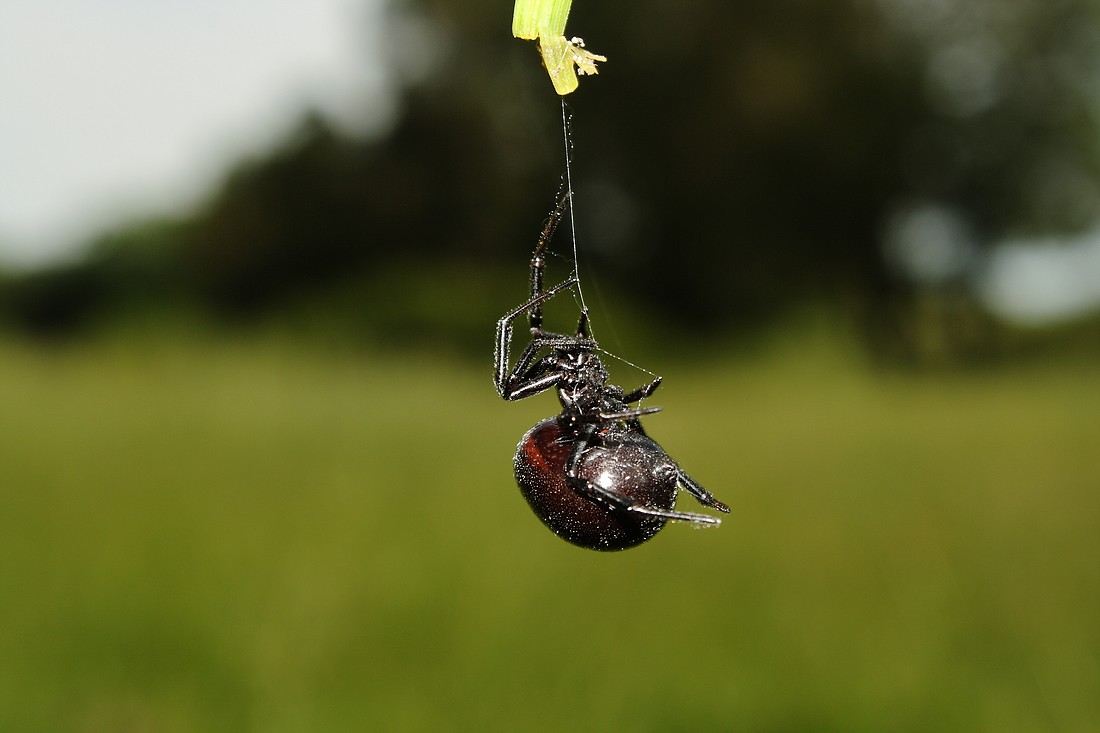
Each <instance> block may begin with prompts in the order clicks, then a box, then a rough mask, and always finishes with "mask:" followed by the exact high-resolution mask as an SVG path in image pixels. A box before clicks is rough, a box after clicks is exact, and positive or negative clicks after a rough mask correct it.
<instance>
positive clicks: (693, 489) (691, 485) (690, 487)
mask: <svg viewBox="0 0 1100 733" xmlns="http://www.w3.org/2000/svg"><path fill="white" fill-rule="evenodd" d="M677 470H678V471H679V473H678V475H677V478H678V479H679V481H680V485H681V486H683V487H684V489H685V490H686V491H687V492H688V493H689V494H691V495H692V496H694V497H695V498H696V499H697V500H698V501H699V503H700V504H702V505H703V506H709V507H711V508H712V509H717V510H718V511H720V512H725V513H726V514H729V511H730V508H729V507H728V506H726V505H725V504H723V503H722V502H720V501H718V499H716V498H714V494H712V493H710V492H709V491H707V490H706V489H704V488H703V486H702V485H701V484H700V483H699V482H698V481H696V480H695V479H693V478H692V477H691V476H688V475H687V474H686V473H684V469H682V468H680V467H679V466H677Z"/></svg>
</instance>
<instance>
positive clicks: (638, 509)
mask: <svg viewBox="0 0 1100 733" xmlns="http://www.w3.org/2000/svg"><path fill="white" fill-rule="evenodd" d="M568 203H569V197H568V195H566V196H562V197H561V198H560V199H559V201H558V205H557V207H555V209H554V212H553V213H552V214H551V216H550V219H549V220H548V221H547V224H546V226H545V227H544V228H543V231H542V234H541V235H540V236H539V239H538V243H537V244H536V246H535V254H534V256H533V257H532V258H531V298H530V299H529V300H528V301H527V302H526V303H524V304H523V305H521V306H519V307H518V308H515V309H514V310H511V311H509V312H508V313H507V314H506V315H505V316H504V317H503V318H501V319H500V321H498V322H497V332H496V351H495V354H494V359H493V365H494V382H495V383H496V387H497V391H498V392H499V393H500V396H501V397H503V398H504V399H506V400H520V399H523V398H525V397H530V396H532V395H535V394H539V393H540V392H544V391H546V390H548V389H550V388H552V387H553V388H556V389H557V391H558V399H559V400H560V401H561V407H562V410H561V414H559V415H558V416H557V417H552V418H548V419H546V420H543V421H542V422H540V423H539V424H538V425H536V426H535V427H533V428H531V429H530V430H528V431H527V434H526V435H524V436H523V439H522V440H520V442H519V445H518V446H517V448H516V456H515V473H516V481H517V483H518V484H519V488H520V491H522V492H523V496H524V497H525V498H526V499H527V503H528V504H530V506H531V509H532V510H534V512H535V514H536V515H538V517H539V519H541V520H542V521H543V523H545V524H546V526H547V527H549V528H550V529H551V530H552V531H553V532H554V533H555V534H556V535H558V536H559V537H561V538H562V539H564V540H566V541H568V542H572V543H573V544H575V545H579V546H581V547H586V548H589V549H592V550H625V549H627V548H629V547H634V546H635V545H639V544H641V543H643V542H645V541H646V540H648V539H649V538H650V537H652V536H653V535H655V534H657V532H658V531H660V529H661V528H662V527H663V526H664V525H665V523H666V522H667V521H668V520H670V519H673V520H683V521H688V522H696V523H699V524H720V523H721V520H719V519H717V518H715V517H711V516H708V515H706V514H693V513H689V512H678V511H675V510H674V508H673V507H674V506H675V504H676V494H677V489H678V488H681V487H682V488H684V489H686V490H687V492H688V493H690V494H691V495H692V496H694V497H695V498H696V499H698V500H699V502H700V503H701V504H703V505H705V506H708V507H711V508H713V509H717V510H718V511H721V512H728V511H729V507H727V506H726V505H725V504H723V503H722V502H720V501H718V500H717V499H715V498H714V496H713V495H712V494H711V493H710V492H709V491H707V490H706V489H704V488H703V487H702V486H700V485H699V483H698V482H696V481H695V480H694V479H693V478H691V477H690V476H688V475H687V474H686V473H685V472H684V471H683V469H681V468H680V467H679V466H678V465H677V464H676V462H675V461H673V460H672V459H671V458H670V457H669V456H668V454H666V453H665V451H664V450H663V449H662V448H661V446H659V445H658V444H657V443H656V442H655V441H653V440H652V439H651V438H650V437H649V436H648V435H646V433H645V430H644V429H642V424H641V421H640V420H639V418H640V417H641V416H642V415H649V414H652V413H654V412H658V411H659V410H660V408H658V407H645V408H643V407H631V406H630V404H631V403H634V402H638V401H639V400H642V399H644V398H646V397H649V396H650V395H652V394H653V392H654V391H655V390H656V389H657V387H658V386H659V385H660V384H661V378H660V377H657V378H655V379H654V380H653V381H652V382H650V383H649V384H646V385H644V386H642V387H639V388H638V389H636V390H634V391H632V392H629V393H627V392H624V391H623V389H622V388H621V387H618V386H616V385H613V384H608V377H609V375H608V372H607V369H606V368H605V367H604V365H603V362H601V361H600V357H599V356H598V354H597V351H598V346H597V344H596V341H595V340H594V339H592V338H591V337H590V336H589V335H588V312H587V310H585V309H583V308H582V311H581V315H580V320H579V322H578V323H577V332H576V334H575V335H564V334H557V333H551V332H549V331H544V330H543V328H542V306H543V304H544V303H545V302H546V301H548V300H550V299H551V298H553V297H554V296H555V295H558V294H559V293H562V292H564V291H567V290H569V289H570V288H574V287H576V285H577V280H576V278H571V279H569V280H566V281H565V282H563V283H561V284H559V285H555V286H554V287H552V288H549V289H545V290H544V289H543V272H544V269H545V265H546V260H545V258H546V248H547V244H548V242H549V240H550V239H551V237H552V236H553V234H554V231H555V229H557V226H558V223H559V222H560V221H561V219H562V216H563V215H564V213H565V211H566V207H567V205H568ZM524 313H526V314H527V315H528V322H529V323H530V327H531V341H530V343H528V344H527V348H525V349H524V350H523V353H522V354H521V355H520V357H519V359H518V360H517V361H516V365H515V367H513V368H509V366H508V355H509V351H510V349H511V345H512V322H513V321H514V320H515V319H516V318H517V317H519V316H520V315H522V314H524ZM543 352H546V353H543ZM540 354H541V356H540Z"/></svg>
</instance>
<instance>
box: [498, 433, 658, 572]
mask: <svg viewBox="0 0 1100 733" xmlns="http://www.w3.org/2000/svg"><path fill="white" fill-rule="evenodd" d="M576 443H577V438H576V437H575V436H573V435H571V434H570V432H568V431H567V430H563V429H562V425H561V422H560V421H559V419H558V418H549V419H547V420H543V421H542V422H540V423H539V424H538V425H536V426H535V427H533V428H531V429H530V430H528V431H527V433H526V434H525V435H524V436H523V439H522V440H521V441H520V443H519V445H518V446H517V448H516V456H515V472H516V482H517V483H518V484H519V488H520V491H521V492H523V496H524V498H525V499H527V503H528V504H529V505H530V506H531V509H532V510H533V511H534V512H535V514H536V515H537V516H538V518H539V519H541V520H542V522H543V523H544V524H545V525H546V526H547V527H549V528H550V530H551V531H552V532H553V533H554V534H556V535H557V536H558V537H561V538H562V539H563V540H566V541H567V542H571V543H572V544H574V545H578V546H580V547H584V548H587V549H591V550H605V551H611V550H625V549H628V548H630V547H635V546H636V545H640V544H641V543H643V542H645V541H646V540H648V539H649V538H651V537H653V535H655V534H657V532H659V531H660V530H661V528H662V527H664V526H665V522H667V521H668V520H667V519H666V518H665V517H660V516H653V515H647V514H640V513H637V512H634V511H629V510H627V509H625V508H622V507H613V506H611V505H610V504H608V503H607V501H606V500H597V499H596V498H594V497H592V496H588V495H586V494H585V493H582V492H581V491H578V490H577V489H576V488H574V486H573V485H571V484H570V481H569V479H568V477H567V464H568V461H569V459H570V456H571V454H572V451H573V449H574V446H575V445H576ZM576 477H577V479H579V480H585V481H587V482H589V483H591V484H595V485H596V486H599V487H602V488H604V489H607V490H609V491H613V492H614V493H615V494H616V495H618V496H620V497H622V498H623V499H625V500H626V501H625V503H627V504H637V505H640V506H644V507H648V508H650V509H659V510H662V511H672V509H673V505H674V504H675V503H676V491H677V467H676V464H675V463H673V461H672V459H671V458H669V457H668V455H667V454H666V453H665V452H664V450H663V449H662V448H661V447H660V446H659V445H658V444H657V443H656V442H654V441H653V440H652V439H650V438H649V437H648V436H646V435H645V434H644V433H642V432H641V431H640V430H633V429H630V428H626V427H624V428H623V429H619V430H612V431H605V432H603V433H597V434H596V436H594V438H593V439H592V440H590V441H589V442H588V445H587V446H586V447H585V449H584V452H583V454H582V456H581V457H580V460H579V463H578V464H577V468H576ZM574 483H576V481H575V482H574Z"/></svg>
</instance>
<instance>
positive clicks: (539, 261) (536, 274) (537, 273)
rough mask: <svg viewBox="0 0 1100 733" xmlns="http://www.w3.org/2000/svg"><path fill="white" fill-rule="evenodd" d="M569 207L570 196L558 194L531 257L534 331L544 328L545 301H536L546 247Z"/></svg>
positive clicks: (540, 284) (531, 319) (539, 290)
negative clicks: (543, 309) (543, 312)
mask: <svg viewBox="0 0 1100 733" xmlns="http://www.w3.org/2000/svg"><path fill="white" fill-rule="evenodd" d="M568 206H569V194H568V192H566V191H564V190H563V191H561V192H559V194H558V203H557V205H555V206H554V210H553V211H552V212H550V218H549V219H547V220H546V226H544V227H543V228H542V233H540V234H539V239H538V242H537V243H536V244H535V253H534V254H533V255H532V256H531V301H532V306H531V310H530V312H529V314H528V320H529V321H530V324H531V330H532V331H534V330H537V329H540V328H542V303H543V301H538V302H534V301H535V300H536V298H537V297H538V296H539V294H540V293H541V292H542V282H543V274H544V272H545V270H546V247H547V245H548V244H549V243H550V240H551V239H553V238H554V232H556V231H557V229H558V224H560V223H561V220H562V217H564V216H565V211H566V208H567V207H568ZM578 335H579V334H578Z"/></svg>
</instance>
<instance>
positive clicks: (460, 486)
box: [0, 334, 1100, 733]
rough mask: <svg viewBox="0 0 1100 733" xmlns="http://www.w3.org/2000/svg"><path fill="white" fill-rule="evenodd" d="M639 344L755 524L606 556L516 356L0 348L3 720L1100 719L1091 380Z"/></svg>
mask: <svg viewBox="0 0 1100 733" xmlns="http://www.w3.org/2000/svg"><path fill="white" fill-rule="evenodd" d="M819 336H820V335H819ZM647 366H650V367H651V368H655V369H658V370H661V371H662V372H663V374H664V375H665V377H666V378H667V381H666V384H665V386H664V387H663V388H662V390H661V392H660V393H659V394H658V396H657V397H658V398H655V399H654V400H653V402H654V403H655V404H660V405H663V406H664V407H665V408H666V412H664V413H662V414H661V415H658V416H655V417H653V418H651V419H649V421H648V423H647V425H648V426H649V429H650V432H651V434H652V435H653V436H654V437H655V438H657V439H658V440H659V441H661V442H662V443H663V444H664V445H665V447H666V448H667V449H668V450H669V452H670V453H671V454H672V455H673V456H674V457H675V458H676V459H677V460H678V461H679V462H680V463H681V464H682V465H683V466H684V467H685V468H687V469H688V470H689V471H690V472H691V473H692V474H693V475H695V476H696V477H697V478H698V479H700V480H701V481H702V482H703V483H704V484H705V485H706V486H708V487H709V488H710V489H711V490H713V491H714V492H715V493H716V494H717V495H718V496H719V498H721V499H723V500H725V501H726V502H728V503H729V504H730V505H731V506H732V507H733V513H732V514H731V515H730V516H729V518H728V519H727V520H726V523H725V524H724V525H723V526H722V527H721V528H720V529H717V530H693V529H692V528H689V527H686V526H670V527H668V528H667V529H666V530H665V531H664V532H662V533H661V535H659V536H658V537H657V538H656V539H655V540H654V541H652V542H651V543H649V544H648V545H646V546H643V547H641V548H639V549H637V550H632V551H629V552H626V553H621V554H613V555H604V554H596V553H589V552H586V551H582V550H579V549H576V548H573V547H571V546H568V545H566V544H564V543H562V542H560V541H558V540H556V539H555V538H554V537H553V536H552V535H550V534H549V533H548V532H547V531H546V530H544V529H543V528H542V527H541V526H540V525H539V524H538V522H537V520H536V519H535V518H534V517H533V516H532V515H531V514H530V512H529V511H528V509H527V508H526V506H525V504H524V503H523V501H522V499H521V498H520V496H519V493H518V490H517V489H516V488H515V486H514V484H513V481H512V478H511V454H512V450H513V448H514V445H515V443H516V441H517V440H518V438H519V436H520V435H521V434H522V433H523V431H524V430H526V428H527V427H529V426H530V425H531V424H533V423H534V422H535V421H536V420H537V419H539V418H541V417H543V416H545V415H548V414H550V413H551V412H552V411H553V410H554V400H553V399H552V398H551V397H549V396H546V397H544V398H539V399H533V400H528V401H525V402H521V403H515V404H506V403H503V402H502V401H500V400H499V399H498V398H497V397H496V396H495V393H494V391H493V388H492V385H491V380H490V378H489V365H488V363H486V364H485V365H482V368H480V369H474V368H471V367H469V366H467V365H464V364H461V363H457V362H452V361H448V360H445V359H444V360H441V361H439V362H433V361H432V360H430V359H426V358H422V359H417V358H413V357H408V358H404V359H398V358H395V357H386V358H383V357H378V358H368V357H365V356H362V355H357V356H336V355H323V354H320V353H316V352H313V353H308V354H307V353H298V352H296V351H295V350H294V349H293V348H291V347H289V346H286V345H279V344H277V343H274V342H264V343H251V344H237V345H228V344H225V343H212V342H209V341H206V340H202V339H197V340H195V341H194V342H193V343H189V344H186V345H174V346H173V345H168V344H165V343H160V344H159V345H156V344H153V343H150V344H146V345H135V346H130V347H123V346H120V345H119V344H117V343H116V344H114V345H112V344H111V343H109V342H104V343H101V344H98V345H85V346H83V347H74V348H72V349H69V350H66V351H64V352H61V353H56V352H55V353H46V352H39V351H35V350H32V349H29V348H26V347H21V346H16V345H11V344H8V345H6V346H0V410H2V411H0V730H2V731H79V732H82V733H83V732H86V731H88V732H91V731H96V732H98V731H158V732H159V731H165V732H172V731H195V730H202V731H265V732H266V731H271V732H282V731H288V732H289V731H351V730H356V731H359V730H379V731H380V730H385V731H440V730H453V731H517V730H522V731H561V730H572V731H611V730H630V731H707V730H721V731H774V732H776V733H778V732H780V731H789V732H791V733H793V732H795V731H822V730H836V731H841V730H843V731H868V732H870V731H928V730H938V731H974V730H996V731H1043V730H1051V731H1093V730H1097V729H1098V727H1100V624H1098V623H1097V621H1098V620H1100V583H1098V579H1100V492H1098V489H1100V451H1098V450H1097V443H1098V440H1097V439H1098V437H1100V431H1098V427H1100V418H1098V415H1100V374H1097V372H1096V370H1095V369H1094V368H1088V367H1085V366H1081V365H1073V364H1062V365H1044V366H1036V365H1033V366H1031V367H1027V368H1019V369H1016V370H1009V371H1004V372H996V373H993V372H987V373H972V374H956V375H938V376H913V375H909V376H906V375H901V374H893V375H881V374H875V373H873V372H870V371H868V370H867V369H865V368H864V367H862V366H861V365H860V363H859V362H858V361H857V360H856V359H854V358H853V357H851V356H850V355H849V352H848V351H846V350H845V349H844V348H841V347H838V346H836V345H834V344H832V343H831V342H829V341H828V340H827V339H824V338H820V337H812V338H811V337H806V336H805V334H803V335H802V336H800V337H799V338H793V337H792V338H791V340H790V341H789V342H787V343H775V344H772V345H771V346H769V347H768V348H765V349H762V350H761V352H760V353H758V354H754V355H751V356H749V355H736V354H734V355H729V356H722V355H715V356H714V357H713V359H711V360H710V362H709V363H706V364H694V365H689V364H682V363H679V364H678V363H673V364H671V365H661V364H652V363H649V364H647ZM613 371H615V373H616V375H617V378H618V379H620V380H621V381H622V382H624V383H627V384H633V382H634V381H639V382H640V381H641V378H640V377H639V378H638V379H636V380H635V379H631V378H630V376H629V375H625V376H624V375H622V373H621V368H620V369H619V370H616V367H614V366H613Z"/></svg>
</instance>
